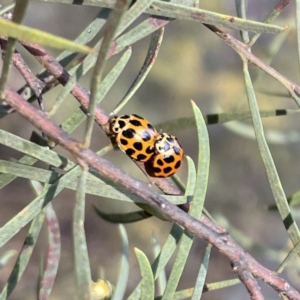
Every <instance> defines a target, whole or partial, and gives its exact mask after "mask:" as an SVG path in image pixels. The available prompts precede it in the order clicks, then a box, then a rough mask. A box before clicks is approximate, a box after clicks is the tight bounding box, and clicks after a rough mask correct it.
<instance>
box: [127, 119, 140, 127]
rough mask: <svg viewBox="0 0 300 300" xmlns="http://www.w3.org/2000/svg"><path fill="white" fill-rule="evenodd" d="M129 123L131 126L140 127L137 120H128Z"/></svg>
mask: <svg viewBox="0 0 300 300" xmlns="http://www.w3.org/2000/svg"><path fill="white" fill-rule="evenodd" d="M129 123H130V124H132V125H133V126H141V125H142V123H141V122H140V121H139V120H130V121H129Z"/></svg>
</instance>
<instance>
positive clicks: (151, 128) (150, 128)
mask: <svg viewBox="0 0 300 300" xmlns="http://www.w3.org/2000/svg"><path fill="white" fill-rule="evenodd" d="M147 127H148V128H149V130H151V131H152V132H154V131H155V129H154V127H153V126H152V125H151V124H150V123H148V124H147Z"/></svg>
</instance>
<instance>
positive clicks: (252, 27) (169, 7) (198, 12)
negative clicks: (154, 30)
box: [39, 0, 285, 34]
mask: <svg viewBox="0 0 300 300" xmlns="http://www.w3.org/2000/svg"><path fill="white" fill-rule="evenodd" d="M39 1H40V2H58V1H57V0H39ZM59 2H60V3H69V4H72V3H74V2H73V0H59ZM194 2H195V1H193V2H192V3H191V4H194ZM177 3H179V4H177ZM180 3H182V1H179V0H177V1H174V2H172V3H170V2H164V1H154V2H153V4H152V5H151V6H149V7H148V9H146V11H145V13H147V14H151V15H155V16H163V17H168V18H175V19H179V20H189V21H197V22H201V23H206V24H213V25H217V26H222V27H226V28H233V29H236V30H245V31H253V32H266V33H273V34H276V33H280V32H281V31H283V30H284V29H285V28H282V27H279V26H275V25H268V24H264V23H261V22H255V21H250V20H243V19H240V18H236V17H235V16H230V15H222V14H218V13H215V12H212V11H208V10H204V9H198V8H191V7H188V6H183V5H180ZM80 4H81V5H95V6H99V7H107V8H112V6H113V4H114V2H110V1H107V0H97V1H94V0H85V1H84V2H83V3H82V2H80ZM149 5H150V4H149Z"/></svg>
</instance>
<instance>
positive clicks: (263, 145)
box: [243, 59, 300, 246]
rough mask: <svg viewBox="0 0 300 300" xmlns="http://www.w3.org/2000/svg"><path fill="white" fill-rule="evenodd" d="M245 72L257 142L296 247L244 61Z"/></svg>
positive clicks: (297, 237)
mask: <svg viewBox="0 0 300 300" xmlns="http://www.w3.org/2000/svg"><path fill="white" fill-rule="evenodd" d="M243 71H244V77H245V85H246V91H247V96H248V103H249V108H250V111H251V115H252V121H253V126H254V130H255V135H256V140H257V143H258V147H259V151H260V155H261V158H262V160H263V163H264V166H265V168H266V172H267V176H268V180H269V183H270V187H271V190H272V193H273V196H274V199H275V202H276V205H277V208H278V211H279V213H280V217H281V220H282V222H283V224H284V226H285V228H286V230H287V232H288V234H289V237H290V239H291V241H292V243H293V244H294V246H295V245H296V244H297V243H298V242H299V240H300V233H299V228H298V226H297V224H296V223H295V221H294V219H293V216H292V213H291V211H290V208H289V205H288V201H287V199H286V196H285V193H284V190H283V188H282V185H281V181H280V178H279V176H278V173H277V170H276V166H275V164H274V161H273V158H272V155H271V153H270V150H269V147H268V144H267V142H266V139H265V136H264V129H263V125H262V121H261V118H260V115H259V109H258V105H257V101H256V96H255V92H254V89H253V85H252V81H251V77H250V74H249V71H248V61H247V60H246V59H243Z"/></svg>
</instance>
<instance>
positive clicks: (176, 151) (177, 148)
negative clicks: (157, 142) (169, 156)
mask: <svg viewBox="0 0 300 300" xmlns="http://www.w3.org/2000/svg"><path fill="white" fill-rule="evenodd" d="M173 150H174V152H175V154H177V155H179V154H180V148H179V147H177V146H174V147H173Z"/></svg>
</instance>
